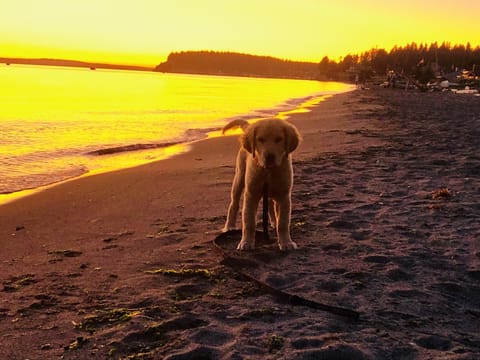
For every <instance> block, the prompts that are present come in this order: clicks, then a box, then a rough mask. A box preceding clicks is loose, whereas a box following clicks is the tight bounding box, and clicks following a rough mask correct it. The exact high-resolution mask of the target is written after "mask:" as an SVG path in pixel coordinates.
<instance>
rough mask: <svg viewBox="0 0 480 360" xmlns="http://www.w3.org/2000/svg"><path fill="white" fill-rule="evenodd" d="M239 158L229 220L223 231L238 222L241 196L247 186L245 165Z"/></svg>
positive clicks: (231, 196) (228, 214)
mask: <svg viewBox="0 0 480 360" xmlns="http://www.w3.org/2000/svg"><path fill="white" fill-rule="evenodd" d="M240 160H241V159H240V157H239V158H238V159H237V168H236V170H235V177H234V179H233V184H232V190H231V194H230V205H229V206H228V211H227V221H226V222H225V226H224V227H223V231H224V232H226V231H229V230H234V229H235V225H236V223H237V216H238V210H239V207H240V198H241V197H242V194H243V189H244V188H245V165H244V163H242V162H241V161H240Z"/></svg>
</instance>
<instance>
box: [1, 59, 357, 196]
mask: <svg viewBox="0 0 480 360" xmlns="http://www.w3.org/2000/svg"><path fill="white" fill-rule="evenodd" d="M349 89H350V87H349V86H348V85H345V84H340V83H333V82H317V81H303V80H283V79H281V80H278V79H259V78H239V77H218V76H199V75H173V74H162V73H154V72H134V71H111V70H95V71H92V70H89V69H80V68H56V67H40V66H21V65H10V66H7V65H5V64H0V194H7V193H12V192H17V191H21V190H25V189H32V188H38V187H41V186H44V185H48V184H52V183H55V182H58V181H62V180H66V179H69V178H73V177H77V176H80V175H83V174H85V173H94V172H101V171H108V170H113V169H120V168H126V167H130V166H135V165H139V164H142V163H146V162H150V161H153V160H159V159H163V158H166V157H168V156H171V155H172V154H175V153H178V152H181V151H187V149H188V146H187V145H185V143H187V142H189V141H193V140H196V139H200V138H202V137H205V136H206V134H207V133H208V132H210V131H213V130H218V129H220V128H221V127H222V126H223V125H224V124H225V123H226V122H227V121H229V120H231V119H233V118H237V117H245V118H247V119H248V118H262V117H269V116H275V115H278V114H279V113H281V112H288V111H301V109H304V108H305V107H306V106H308V105H312V104H314V103H315V102H318V101H320V100H321V98H322V96H324V95H328V94H334V93H338V92H343V91H347V90H349ZM173 143H175V144H178V145H175V146H166V145H169V144H173ZM1 200H2V198H1V195H0V202H1Z"/></svg>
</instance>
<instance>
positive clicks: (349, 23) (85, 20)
mask: <svg viewBox="0 0 480 360" xmlns="http://www.w3.org/2000/svg"><path fill="white" fill-rule="evenodd" d="M417 2H418V4H417ZM478 14H480V1H478V0H456V1H451V0H436V1H433V0H427V1H422V0H397V1H389V0H358V1H356V0H335V1H332V0H288V1H287V0H238V1H237V0H235V1H230V0H0V57H2V56H5V57H50V58H63V59H77V60H86V61H99V62H116V63H133V64H142V65H157V64H158V63H160V62H162V61H164V60H165V58H166V56H167V55H168V53H169V52H171V51H180V50H219V51H236V52H242V53H249V54H257V55H271V56H275V57H280V58H284V59H291V60H306V61H314V62H318V61H320V60H321V59H322V57H323V56H325V55H327V56H329V57H330V58H332V59H337V58H338V57H340V56H343V55H346V54H348V53H358V52H361V51H365V50H368V49H371V48H373V47H379V48H385V49H386V50H390V49H391V47H392V46H394V45H405V44H408V43H411V42H413V41H415V42H417V43H431V42H435V41H437V42H439V43H441V42H443V41H448V42H451V43H452V44H456V43H461V44H466V43H467V42H470V43H471V44H472V45H473V46H476V45H480V30H479V29H478V25H477V23H478Z"/></svg>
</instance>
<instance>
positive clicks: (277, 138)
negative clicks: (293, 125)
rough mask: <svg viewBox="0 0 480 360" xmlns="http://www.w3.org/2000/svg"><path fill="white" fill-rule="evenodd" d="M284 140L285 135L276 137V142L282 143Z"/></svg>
mask: <svg viewBox="0 0 480 360" xmlns="http://www.w3.org/2000/svg"><path fill="white" fill-rule="evenodd" d="M282 141H283V137H281V136H277V137H276V138H275V143H276V144H278V143H281V142H282Z"/></svg>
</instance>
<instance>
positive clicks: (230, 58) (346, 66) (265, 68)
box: [155, 42, 480, 82]
mask: <svg viewBox="0 0 480 360" xmlns="http://www.w3.org/2000/svg"><path fill="white" fill-rule="evenodd" d="M462 69H467V70H470V71H473V72H475V73H476V74H477V75H480V46H476V47H475V48H474V47H472V46H471V45H470V43H468V44H466V45H459V44H456V45H451V44H450V43H448V42H443V43H442V44H440V45H439V44H438V43H431V44H417V43H415V42H412V43H411V44H408V45H406V46H395V47H393V48H392V49H391V50H390V51H387V50H385V49H379V48H373V49H370V50H368V51H365V52H362V53H360V54H348V55H346V56H344V57H342V58H341V59H340V60H339V61H334V60H331V59H329V58H328V56H325V57H324V58H323V59H322V60H321V61H320V62H319V63H315V62H300V61H291V60H283V59H278V58H274V57H271V56H256V55H248V54H241V53H235V52H218V51H181V52H173V53H171V54H170V55H169V56H168V58H167V61H165V62H163V63H161V64H159V65H158V66H157V67H156V68H155V71H161V72H176V73H189V74H209V75H234V76H259V77H278V78H300V79H320V80H338V81H346V80H354V78H355V76H358V74H361V76H362V77H363V78H369V77H372V76H375V75H376V76H386V74H387V73H388V72H389V71H394V72H395V73H397V74H400V75H404V76H409V77H410V76H411V77H415V78H417V79H418V80H420V81H424V82H426V81H428V80H429V78H432V77H434V76H435V75H436V74H446V73H450V72H454V71H458V70H462Z"/></svg>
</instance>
